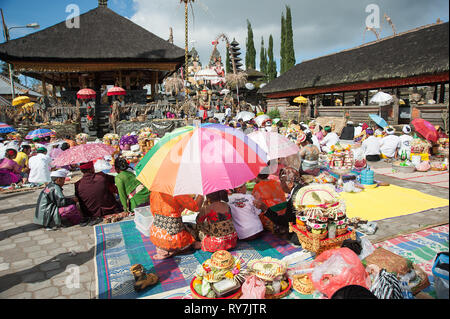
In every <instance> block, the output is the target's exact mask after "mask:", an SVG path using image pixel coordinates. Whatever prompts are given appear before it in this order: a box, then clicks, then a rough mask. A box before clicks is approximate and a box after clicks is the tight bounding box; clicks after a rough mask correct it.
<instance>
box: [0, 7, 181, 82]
mask: <svg viewBox="0 0 450 319" xmlns="http://www.w3.org/2000/svg"><path fill="white" fill-rule="evenodd" d="M79 22H80V23H79V28H68V27H67V26H66V21H63V22H61V23H58V24H56V25H54V26H51V27H49V28H46V29H44V30H41V31H38V32H35V33H32V34H29V35H27V36H24V37H22V38H19V39H15V40H11V41H9V42H6V43H2V44H0V59H1V60H4V61H6V62H8V63H11V64H13V65H14V69H15V70H16V71H18V72H20V73H22V74H24V75H27V76H30V77H34V78H37V79H40V80H43V81H45V82H46V83H51V84H54V85H57V86H63V87H72V88H79V87H83V86H84V85H89V83H84V85H83V83H79V80H80V81H81V79H79V75H83V77H86V76H84V74H86V73H90V76H88V77H87V79H86V80H92V81H96V82H98V84H103V83H105V84H106V83H107V84H114V82H117V81H119V80H120V79H119V78H120V77H121V76H123V78H122V79H121V80H122V82H123V83H122V85H123V86H125V85H126V83H125V82H126V81H125V76H127V75H128V76H130V77H131V81H133V80H138V82H139V83H142V86H143V85H145V84H148V83H152V82H159V83H161V82H162V80H163V79H164V77H165V76H166V75H167V74H168V73H170V72H173V71H175V70H177V69H178V68H179V67H180V66H181V65H182V64H183V61H184V50H183V49H181V48H179V47H177V46H175V45H173V44H171V43H169V42H168V41H166V40H164V39H162V38H160V37H158V36H156V35H155V34H153V33H151V32H149V31H147V30H146V29H144V28H142V27H140V26H138V25H137V24H135V23H133V22H132V21H130V20H128V19H127V18H125V17H122V16H120V15H118V14H117V13H115V12H114V11H112V10H111V9H109V8H108V7H107V5H106V1H99V6H98V7H97V8H95V9H93V10H90V11H88V12H86V13H84V14H81V15H80V16H79ZM120 73H122V74H120ZM132 73H133V74H132ZM133 78H134V79H133ZM139 86H141V85H139Z"/></svg>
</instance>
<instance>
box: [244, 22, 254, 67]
mask: <svg viewBox="0 0 450 319" xmlns="http://www.w3.org/2000/svg"><path fill="white" fill-rule="evenodd" d="M246 47H247V50H246V53H245V68H246V69H248V68H253V69H256V50H255V43H254V41H253V30H252V25H251V24H250V21H248V20H247V45H246Z"/></svg>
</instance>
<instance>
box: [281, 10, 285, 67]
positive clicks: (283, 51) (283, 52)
mask: <svg viewBox="0 0 450 319" xmlns="http://www.w3.org/2000/svg"><path fill="white" fill-rule="evenodd" d="M285 64H286V20H285V18H284V12H283V13H282V15H281V46H280V74H283V73H284V71H285Z"/></svg>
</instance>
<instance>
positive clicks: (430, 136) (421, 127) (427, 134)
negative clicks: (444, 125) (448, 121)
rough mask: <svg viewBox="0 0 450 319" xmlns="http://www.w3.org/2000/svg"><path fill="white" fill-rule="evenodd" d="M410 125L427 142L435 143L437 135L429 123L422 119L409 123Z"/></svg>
mask: <svg viewBox="0 0 450 319" xmlns="http://www.w3.org/2000/svg"><path fill="white" fill-rule="evenodd" d="M411 125H412V126H414V129H415V131H416V132H417V133H419V134H420V135H422V136H423V137H424V138H425V139H427V140H428V141H431V142H433V143H436V142H437V140H438V138H439V134H438V131H437V130H436V128H435V127H434V126H433V124H431V123H430V122H428V121H426V120H424V119H414V120H412V121H411Z"/></svg>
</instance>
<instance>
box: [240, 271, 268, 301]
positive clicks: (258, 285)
mask: <svg viewBox="0 0 450 319" xmlns="http://www.w3.org/2000/svg"><path fill="white" fill-rule="evenodd" d="M265 295H266V286H265V284H264V281H262V280H261V279H258V277H256V276H255V275H252V276H249V277H247V279H246V280H245V282H244V283H243V284H242V296H241V298H240V299H264V297H265Z"/></svg>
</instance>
